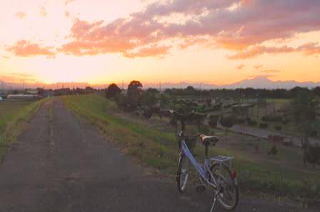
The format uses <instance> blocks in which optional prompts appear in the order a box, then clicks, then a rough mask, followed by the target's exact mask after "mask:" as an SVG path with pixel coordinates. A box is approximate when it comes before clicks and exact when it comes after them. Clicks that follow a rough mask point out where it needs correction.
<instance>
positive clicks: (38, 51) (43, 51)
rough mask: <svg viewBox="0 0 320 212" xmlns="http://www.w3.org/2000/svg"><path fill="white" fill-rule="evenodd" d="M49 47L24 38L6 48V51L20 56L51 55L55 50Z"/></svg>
mask: <svg viewBox="0 0 320 212" xmlns="http://www.w3.org/2000/svg"><path fill="white" fill-rule="evenodd" d="M51 49H52V47H41V46H39V45H38V44H33V43H30V42H29V41H26V40H21V41H18V42H17V43H16V44H14V45H13V46H11V47H9V48H7V50H8V51H10V52H12V53H14V54H15V55H16V56H20V57H30V56H39V55H45V56H49V57H52V56H54V55H55V52H54V51H52V50H51Z"/></svg>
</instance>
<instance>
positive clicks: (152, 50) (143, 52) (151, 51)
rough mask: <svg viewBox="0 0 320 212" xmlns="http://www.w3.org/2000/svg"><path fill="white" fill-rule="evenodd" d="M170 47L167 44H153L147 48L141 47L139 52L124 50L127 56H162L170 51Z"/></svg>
mask: <svg viewBox="0 0 320 212" xmlns="http://www.w3.org/2000/svg"><path fill="white" fill-rule="evenodd" d="M168 50H169V47H167V46H160V47H159V46H151V47H146V48H141V49H139V50H138V51H137V52H124V53H123V55H124V56H125V57H131V58H133V57H154V56H162V55H165V54H167V53H168Z"/></svg>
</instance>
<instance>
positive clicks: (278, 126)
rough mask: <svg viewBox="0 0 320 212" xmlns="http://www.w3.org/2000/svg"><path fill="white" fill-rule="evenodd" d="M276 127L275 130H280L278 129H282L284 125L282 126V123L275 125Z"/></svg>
mask: <svg viewBox="0 0 320 212" xmlns="http://www.w3.org/2000/svg"><path fill="white" fill-rule="evenodd" d="M274 129H275V130H278V131H280V130H282V126H280V125H277V126H275V127H274Z"/></svg>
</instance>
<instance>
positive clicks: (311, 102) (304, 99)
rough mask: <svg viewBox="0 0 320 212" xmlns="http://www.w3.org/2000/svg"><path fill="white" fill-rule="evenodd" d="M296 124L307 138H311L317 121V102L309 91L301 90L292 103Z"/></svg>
mask: <svg viewBox="0 0 320 212" xmlns="http://www.w3.org/2000/svg"><path fill="white" fill-rule="evenodd" d="M291 107H292V112H293V116H294V119H295V122H296V124H297V125H298V126H299V128H300V129H301V132H302V133H303V134H304V135H305V136H310V132H311V131H312V126H313V123H314V121H316V114H317V102H316V99H315V98H314V95H313V94H312V93H311V92H309V91H307V90H300V91H299V92H298V93H297V94H296V97H295V98H294V99H293V101H292V103H291Z"/></svg>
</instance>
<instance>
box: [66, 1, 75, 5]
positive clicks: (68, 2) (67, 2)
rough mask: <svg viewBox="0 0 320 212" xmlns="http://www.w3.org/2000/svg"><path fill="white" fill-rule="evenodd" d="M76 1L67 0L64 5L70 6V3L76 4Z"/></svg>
mask: <svg viewBox="0 0 320 212" xmlns="http://www.w3.org/2000/svg"><path fill="white" fill-rule="evenodd" d="M74 1H75V0H65V2H64V4H65V5H68V4H70V3H72V2H74Z"/></svg>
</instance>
